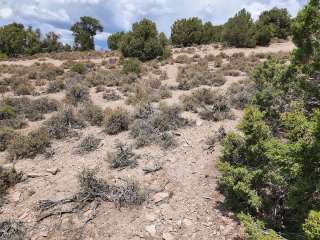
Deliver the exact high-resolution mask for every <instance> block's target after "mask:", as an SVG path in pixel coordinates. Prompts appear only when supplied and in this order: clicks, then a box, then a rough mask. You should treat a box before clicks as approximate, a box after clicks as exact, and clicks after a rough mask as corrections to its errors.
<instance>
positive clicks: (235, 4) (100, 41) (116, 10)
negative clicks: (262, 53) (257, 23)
mask: <svg viewBox="0 0 320 240" xmlns="http://www.w3.org/2000/svg"><path fill="white" fill-rule="evenodd" d="M306 2H307V0H258V1H252V0H0V26H1V25H4V24H8V23H11V22H13V21H16V22H21V23H23V24H25V25H28V26H29V25H30V26H33V27H34V28H40V29H41V31H42V32H44V33H46V32H50V31H54V32H57V33H59V34H60V35H61V39H62V41H63V42H67V43H72V40H73V37H72V34H71V32H70V31H69V28H70V26H71V25H72V24H73V23H74V22H76V21H77V20H78V19H79V18H80V17H81V16H93V17H95V18H97V19H99V20H100V22H101V23H102V24H103V26H104V32H103V33H101V34H99V35H97V36H96V45H97V49H100V48H105V47H106V38H107V36H108V34H110V33H112V32H116V31H122V30H124V31H127V30H129V29H130V27H131V24H132V23H133V22H136V21H137V20H139V19H141V18H144V17H148V18H150V19H152V20H153V21H155V22H156V23H157V26H158V29H159V31H164V32H165V33H166V34H169V33H170V26H171V25H172V23H173V22H174V21H175V20H176V19H179V18H186V17H192V16H198V17H200V18H202V19H203V20H204V21H212V22H213V23H215V24H221V23H224V22H225V21H226V20H227V19H228V18H229V17H230V16H233V15H234V14H235V13H236V12H237V11H238V10H240V9H242V8H246V9H247V10H249V11H250V12H251V13H252V15H253V17H254V18H256V17H257V16H258V15H259V13H260V12H261V11H263V10H266V9H270V8H272V7H274V6H278V7H285V8H287V9H288V10H289V12H290V13H291V15H293V16H295V15H296V13H297V11H298V10H299V9H300V8H301V7H302V6H303V5H304V4H305V3H306Z"/></svg>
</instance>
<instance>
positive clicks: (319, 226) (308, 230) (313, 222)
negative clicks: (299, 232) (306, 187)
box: [303, 211, 320, 240]
mask: <svg viewBox="0 0 320 240" xmlns="http://www.w3.org/2000/svg"><path fill="white" fill-rule="evenodd" d="M303 231H304V234H305V237H306V239H307V240H317V239H320V212H316V211H311V212H310V213H309V215H308V218H307V219H306V221H305V223H304V224H303Z"/></svg>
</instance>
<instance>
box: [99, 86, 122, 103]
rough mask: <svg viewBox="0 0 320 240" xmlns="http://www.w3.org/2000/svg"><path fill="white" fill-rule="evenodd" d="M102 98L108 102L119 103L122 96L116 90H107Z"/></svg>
mask: <svg viewBox="0 0 320 240" xmlns="http://www.w3.org/2000/svg"><path fill="white" fill-rule="evenodd" d="M102 98H103V99H105V100H108V101H118V100H120V99H121V96H120V95H119V94H118V93H117V92H116V90H114V89H106V90H105V91H104V93H103V94H102Z"/></svg>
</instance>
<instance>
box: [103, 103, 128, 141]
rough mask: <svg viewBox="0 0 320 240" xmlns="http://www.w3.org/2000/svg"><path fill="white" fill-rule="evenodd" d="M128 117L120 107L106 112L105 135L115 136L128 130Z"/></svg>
mask: <svg viewBox="0 0 320 240" xmlns="http://www.w3.org/2000/svg"><path fill="white" fill-rule="evenodd" d="M129 123H130V116H129V113H128V112H127V110H125V109H124V108H122V107H118V108H116V109H109V110H107V111H106V117H105V120H104V123H103V125H104V129H105V132H106V133H107V134H110V135H115V134H118V133H120V132H123V131H127V130H128V129H129Z"/></svg>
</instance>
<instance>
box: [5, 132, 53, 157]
mask: <svg viewBox="0 0 320 240" xmlns="http://www.w3.org/2000/svg"><path fill="white" fill-rule="evenodd" d="M49 145H50V141H49V138H48V134H47V132H46V131H44V130H43V129H40V130H37V131H33V132H30V133H28V134H27V135H18V134H17V135H15V136H14V138H13V139H12V141H10V144H9V146H8V153H9V157H10V159H21V158H33V157H35V156H36V155H37V154H40V153H44V151H45V150H46V148H47V147H48V146H49Z"/></svg>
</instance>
